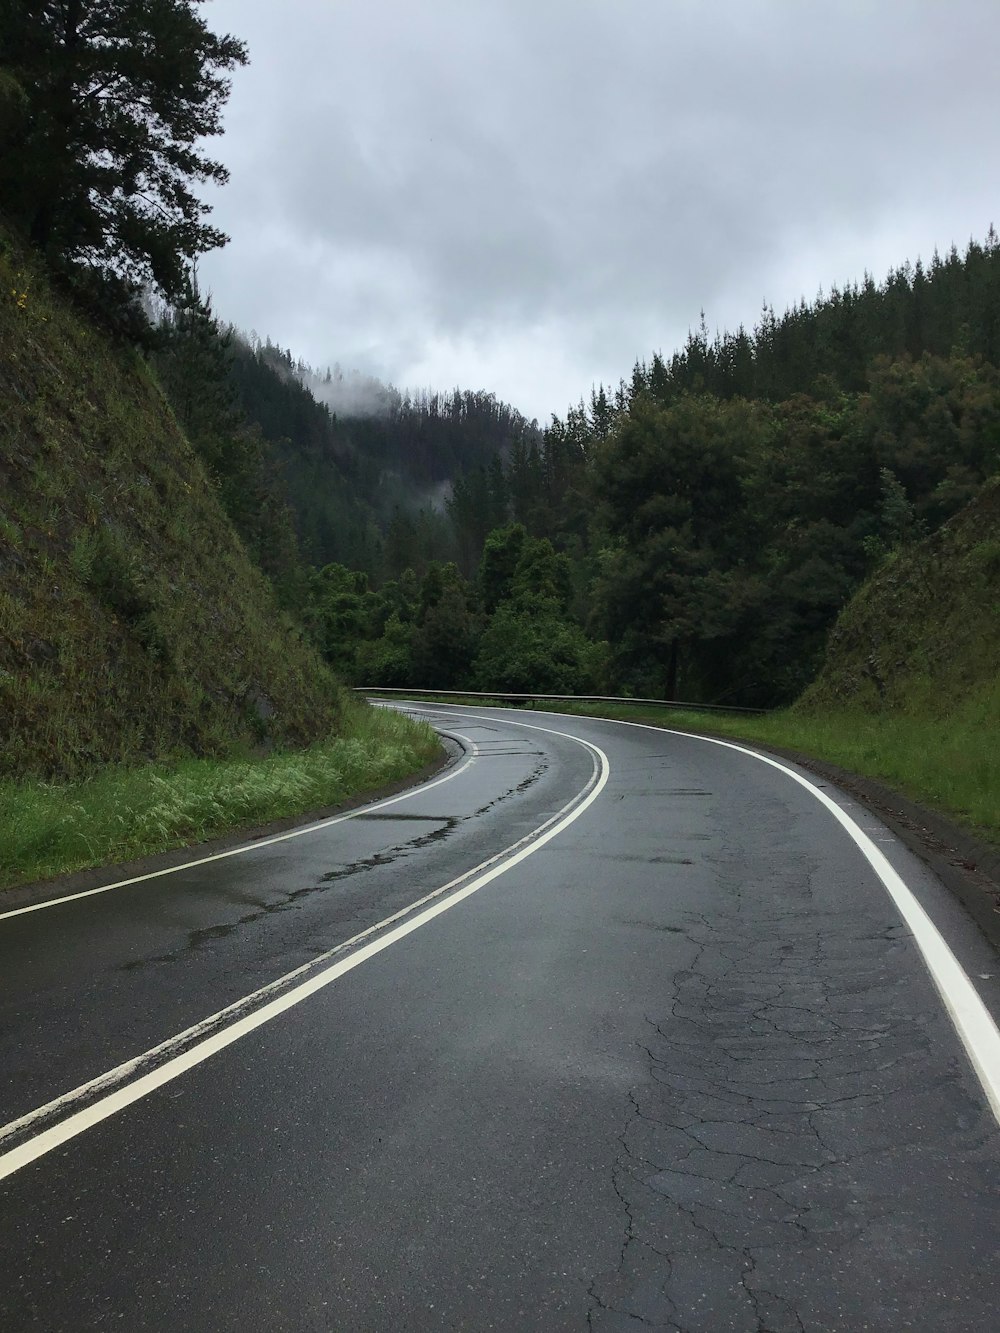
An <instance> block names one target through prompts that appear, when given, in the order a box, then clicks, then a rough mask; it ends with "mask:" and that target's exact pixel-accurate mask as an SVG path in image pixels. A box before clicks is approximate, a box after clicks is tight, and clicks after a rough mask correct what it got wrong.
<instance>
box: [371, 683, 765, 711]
mask: <svg viewBox="0 0 1000 1333" xmlns="http://www.w3.org/2000/svg"><path fill="white" fill-rule="evenodd" d="M353 689H354V692H355V694H407V695H413V694H419V695H428V696H431V697H433V698H438V697H440V696H441V695H447V697H448V698H449V699H495V700H497V701H498V702H499V703H504V704H506V703H525V702H529V701H534V700H536V699H537V700H544V701H545V702H548V703H577V704H654V705H655V706H656V707H657V708H679V709H683V710H685V711H690V712H695V713H766V712H767V711H768V710H767V709H766V708H740V707H737V706H736V705H730V704H692V703H684V702H683V701H682V700H680V699H634V698H631V697H628V698H627V697H626V696H625V695H621V694H512V693H511V692H510V691H509V690H422V689H421V690H418V689H405V688H403V687H401V686H396V685H355V686H353Z"/></svg>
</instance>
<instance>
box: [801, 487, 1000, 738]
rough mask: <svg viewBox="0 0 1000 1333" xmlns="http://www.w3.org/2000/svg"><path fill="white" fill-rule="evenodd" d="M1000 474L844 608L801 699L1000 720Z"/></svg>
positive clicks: (817, 705) (806, 704)
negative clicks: (971, 714)
mask: <svg viewBox="0 0 1000 1333" xmlns="http://www.w3.org/2000/svg"><path fill="white" fill-rule="evenodd" d="M998 683H1000V478H994V479H993V480H991V481H989V482H987V483H986V485H985V486H984V487H983V489H982V490H981V491H980V493H979V495H978V496H977V497H976V498H975V499H974V500H973V501H972V502H971V503H970V504H969V505H967V506H966V508H965V509H963V510H962V511H961V512H960V513H958V514H956V515H955V517H954V518H953V519H952V520H951V521H950V522H948V523H946V524H945V525H944V526H943V527H942V528H940V529H939V530H938V531H937V532H935V533H934V534H933V536H931V537H928V538H926V539H925V540H924V541H921V542H919V543H917V544H916V545H913V546H910V547H906V548H904V549H902V550H900V551H897V552H895V553H894V554H893V555H892V556H890V558H889V559H888V560H887V561H886V562H885V564H884V565H883V566H882V567H881V568H880V569H878V570H877V571H876V573H875V574H874V575H873V576H872V577H871V578H870V579H869V580H868V582H867V583H866V584H865V585H864V587H862V588H861V589H860V590H859V592H858V593H857V594H856V595H855V597H854V598H853V599H852V600H851V601H850V603H849V604H848V605H847V607H846V608H845V609H844V611H843V613H842V614H841V616H840V619H839V620H838V621H837V624H836V626H835V627H834V629H833V631H832V632H831V634H830V638H829V642H828V644H827V652H826V660H825V663H824V666H823V670H822V671H821V673H820V675H819V677H818V678H817V680H816V681H815V682H814V684H813V685H812V686H811V687H810V688H809V689H808V690H807V691H806V693H805V694H804V695H803V697H802V699H801V700H800V702H799V704H798V707H799V708H800V709H803V710H806V711H809V712H817V711H822V710H825V709H838V708H843V707H845V706H850V707H852V708H862V709H865V710H867V711H869V712H872V713H879V712H901V713H908V714H913V715H923V716H928V717H946V716H948V715H950V714H952V713H955V712H957V711H968V710H969V709H970V708H971V709H973V710H975V711H977V712H981V713H982V716H983V721H984V723H986V724H988V723H989V721H990V719H991V718H992V721H993V724H994V725H996V723H997V722H1000V690H998Z"/></svg>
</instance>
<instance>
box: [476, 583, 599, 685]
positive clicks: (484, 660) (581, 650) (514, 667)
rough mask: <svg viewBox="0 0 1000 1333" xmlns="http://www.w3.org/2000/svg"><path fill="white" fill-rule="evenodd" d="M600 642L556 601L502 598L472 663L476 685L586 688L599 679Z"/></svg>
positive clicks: (597, 682) (595, 683) (597, 683)
mask: <svg viewBox="0 0 1000 1333" xmlns="http://www.w3.org/2000/svg"><path fill="white" fill-rule="evenodd" d="M603 648H604V646H603V645H600V644H595V643H592V642H591V641H590V640H589V639H588V638H587V637H586V635H585V634H584V633H583V631H582V630H581V629H580V627H579V626H578V625H574V624H572V623H571V622H570V621H568V620H566V619H565V618H564V617H563V615H562V613H561V610H560V608H559V605H558V603H557V602H555V601H554V600H552V599H545V600H541V601H539V602H537V603H536V604H535V605H533V606H531V607H530V608H529V607H527V606H525V604H524V603H523V602H517V601H508V602H504V603H503V604H502V605H501V606H500V607H499V608H498V610H497V611H496V613H495V614H494V615H493V617H492V618H491V620H490V622H489V625H488V626H487V628H486V630H485V632H484V633H483V636H482V639H481V640H480V644H479V652H478V653H477V655H476V660H475V664H474V668H473V679H474V684H475V688H476V689H479V690H511V691H514V692H517V693H524V692H528V691H538V692H540V693H543V694H587V693H592V692H594V691H596V690H597V689H598V688H599V687H600V686H601V684H602V675H603V667H604V651H603Z"/></svg>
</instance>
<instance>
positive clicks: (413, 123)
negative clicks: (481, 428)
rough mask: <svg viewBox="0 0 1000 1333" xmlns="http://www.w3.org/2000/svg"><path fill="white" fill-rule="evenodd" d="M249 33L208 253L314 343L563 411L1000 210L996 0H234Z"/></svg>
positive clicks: (221, 274)
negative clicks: (716, 332)
mask: <svg viewBox="0 0 1000 1333" xmlns="http://www.w3.org/2000/svg"><path fill="white" fill-rule="evenodd" d="M205 14H206V17H207V19H208V21H209V23H210V24H211V25H212V26H213V27H215V28H216V29H220V30H221V29H225V30H228V31H233V32H236V33H237V34H239V35H240V36H243V37H245V38H246V39H247V41H248V43H249V47H250V56H251V62H252V63H251V65H250V67H249V68H248V69H247V70H245V71H241V72H240V73H239V74H238V76H237V79H236V83H235V86H234V91H233V97H232V100H231V103H230V108H229V111H228V114H227V133H226V136H225V138H224V139H223V140H222V141H221V143H220V144H219V145H218V150H219V153H220V155H221V156H222V157H223V158H224V160H225V161H226V162H227V163H228V165H229V166H230V169H231V172H232V181H231V184H230V185H229V186H228V187H227V188H226V189H225V190H224V191H222V192H221V193H220V194H218V196H215V197H213V203H214V206H215V210H216V217H217V219H218V221H219V222H220V223H221V225H222V226H224V227H225V228H226V229H227V230H228V231H229V232H230V233H231V234H232V236H233V242H232V244H231V245H230V246H229V247H228V248H227V249H226V250H225V251H223V252H220V253H219V254H217V255H213V256H211V257H209V258H207V259H206V260H205V261H204V264H203V273H204V277H205V280H206V281H207V282H208V284H209V285H210V286H211V287H212V289H213V291H214V294H215V302H216V306H217V308H218V309H219V311H220V312H221V313H222V314H223V315H224V316H225V317H226V318H231V319H233V320H235V321H236V322H237V323H239V324H241V325H242V326H244V327H247V328H249V327H254V328H256V329H258V331H259V332H260V333H261V334H269V335H270V336H271V337H272V338H274V339H275V340H277V341H279V342H281V343H282V344H284V345H289V346H291V347H292V350H293V351H294V352H295V353H296V354H297V355H301V356H303V357H304V358H305V359H307V360H308V361H310V362H311V363H313V364H314V365H325V364H326V363H328V362H334V361H339V362H340V363H341V364H342V365H345V366H357V367H358V368H360V369H361V370H363V371H365V372H368V373H374V374H378V375H380V376H382V377H384V378H387V379H390V380H392V381H393V382H395V383H397V384H401V385H402V384H406V383H421V384H424V383H435V384H438V385H440V386H441V387H443V388H446V387H449V386H451V385H453V384H455V383H456V382H461V383H463V384H465V385H468V386H469V387H485V388H489V389H493V390H495V391H496V392H497V393H499V394H500V395H501V396H503V397H506V398H508V399H509V400H510V401H512V402H513V403H514V404H515V405H516V406H518V407H520V408H521V410H523V411H525V412H527V413H528V414H529V415H532V414H535V415H538V416H539V417H541V418H545V417H547V415H548V413H549V412H551V411H556V412H562V411H563V410H564V409H565V407H566V405H567V403H568V402H569V401H571V400H574V399H576V398H578V397H579V396H580V395H581V394H586V393H588V392H589V389H590V386H591V384H592V383H593V382H594V381H595V380H597V379H604V380H605V381H616V380H617V378H618V377H619V376H620V375H627V374H628V373H629V371H630V369H631V366H632V363H633V362H634V360H635V359H636V358H637V357H645V356H647V355H648V354H649V353H650V351H652V350H653V349H654V348H662V349H663V350H664V351H666V352H670V351H671V350H673V348H674V347H675V346H676V345H677V344H678V343H679V342H681V341H683V339H684V337H685V336H686V333H687V330H688V328H689V327H690V326H691V325H693V324H695V323H697V320H698V316H699V311H700V309H701V308H704V309H705V312H706V317H707V319H708V322H709V325H710V327H715V326H720V327H721V326H729V327H735V326H736V325H737V324H739V323H741V322H743V323H752V322H753V321H754V319H755V318H756V316H757V314H758V313H759V310H760V307H761V304H762V302H763V300H764V299H765V298H767V299H769V300H770V301H772V302H773V303H774V304H775V305H776V306H777V307H779V308H780V307H781V306H783V305H784V304H785V303H787V302H789V301H793V300H797V299H798V297H799V296H801V295H805V296H806V297H807V298H811V297H813V296H814V295H815V294H816V291H817V289H818V288H819V287H820V286H821V285H822V286H823V287H824V288H827V289H828V288H829V286H830V285H831V283H833V282H838V283H843V282H846V281H850V280H851V279H854V278H860V277H861V275H862V273H863V271H864V270H865V269H866V268H867V269H869V270H871V271H873V272H874V273H875V275H876V276H877V277H881V276H882V275H883V274H884V271H885V269H886V268H887V267H888V266H890V265H892V264H896V263H899V262H902V260H904V259H905V258H907V257H909V258H911V259H912V258H916V256H917V254H922V255H923V256H924V257H925V258H929V255H930V252H931V250H932V249H933V247H934V246H935V245H938V246H940V247H942V248H946V247H947V246H949V245H950V244H951V242H952V241H956V242H958V244H959V245H962V244H964V242H965V241H966V240H967V239H968V237H969V236H970V235H976V236H982V235H983V233H984V232H985V230H986V228H987V226H988V225H989V223H990V222H991V221H992V220H994V214H995V201H996V185H995V182H996V180H997V179H998V177H1000V171H998V168H1000V147H998V145H997V141H996V133H995V126H996V111H997V102H998V96H997V92H996V80H995V71H994V53H995V51H996V49H997V44H998V39H1000V8H998V7H997V6H996V5H995V3H994V0H954V2H953V3H951V4H949V5H948V6H947V7H946V6H944V5H943V4H941V3H938V0H877V2H876V0H871V3H861V2H860V0H855V2H853V3H852V2H850V0H842V2H840V3H837V2H836V0H831V2H830V3H827V4H824V5H818V4H811V3H808V4H807V3H802V2H801V0H781V2H779V0H757V2H756V3H754V2H753V0H716V2H715V3H702V2H701V0H601V2H598V0H549V2H548V3H546V0H533V3H531V4H528V3H526V2H524V0H476V3H468V0H463V3H457V2H456V0H432V3H430V4H428V5H413V4H412V3H409V0H368V2H367V3H363V2H362V0H338V3H336V4H332V3H329V2H326V3H324V2H323V0H311V2H310V0H285V3H283V4H281V5H275V4H273V3H269V2H266V0H238V3H237V0H211V3H209V4H208V5H207V6H206V10H205Z"/></svg>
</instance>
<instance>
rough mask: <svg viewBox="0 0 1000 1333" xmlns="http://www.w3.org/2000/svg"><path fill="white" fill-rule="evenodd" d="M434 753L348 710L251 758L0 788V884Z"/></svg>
mask: <svg viewBox="0 0 1000 1333" xmlns="http://www.w3.org/2000/svg"><path fill="white" fill-rule="evenodd" d="M438 754H440V744H439V742H438V739H437V737H436V736H435V734H434V732H433V731H432V730H431V728H430V727H429V726H427V725H426V724H425V723H423V722H414V721H412V720H411V719H409V718H406V717H403V716H402V715H401V714H399V713H395V712H391V711H389V710H388V709H383V708H369V707H366V706H364V705H361V704H353V703H352V704H350V705H349V706H348V707H347V709H346V712H345V717H344V722H343V730H342V734H341V735H339V736H337V737H336V738H334V739H331V740H327V741H324V742H322V743H320V744H317V745H313V746H311V747H310V748H309V749H305V750H298V751H294V752H288V753H284V754H273V755H269V756H267V757H266V758H262V759H251V758H242V759H182V760H178V761H176V762H174V763H157V764H150V765H147V766H145V767H143V768H130V767H115V768H109V769H105V770H104V771H101V772H99V773H98V774H96V775H95V776H93V777H90V778H87V779H85V780H83V781H80V782H70V783H30V782H4V783H0V886H2V887H10V886H12V885H15V884H19V883H24V882H29V883H30V882H31V881H33V880H37V879H44V878H47V877H49V876H51V875H56V874H60V873H62V872H65V871H69V870H81V869H85V868H87V867H91V866H100V865H107V864H114V863H116V862H120V861H125V860H130V859H132V858H134V857H138V856H144V855H148V854H150V853H154V852H160V851H165V850H167V849H169V848H173V847H181V846H185V845H186V844H189V843H194V842H200V841H203V840H204V839H206V838H211V837H215V836H218V835H220V834H222V833H227V832H231V831H233V830H239V829H245V828H250V827H253V826H254V825H257V824H263V823H267V822H268V821H270V820H272V819H280V818H285V817H288V816H296V815H305V814H308V813H309V812H311V811H314V810H319V809H322V808H323V807H325V806H331V805H337V804H340V803H341V802H343V801H346V800H348V799H350V798H351V797H354V796H357V795H359V794H360V793H363V792H365V791H370V790H373V789H375V788H377V787H381V786H384V785H386V784H388V783H391V782H395V781H397V780H398V779H401V778H405V777H407V776H408V775H409V774H411V773H414V772H416V771H417V770H418V769H420V768H421V767H422V766H423V765H425V764H427V763H429V762H430V761H431V760H433V759H434V758H435V757H436V756H437V755H438Z"/></svg>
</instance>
